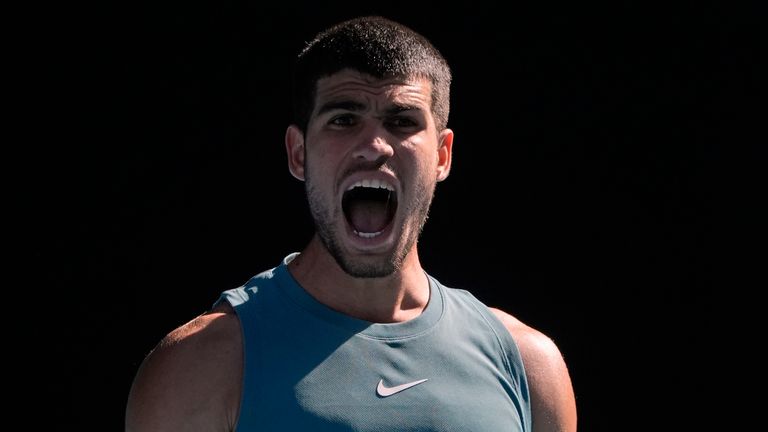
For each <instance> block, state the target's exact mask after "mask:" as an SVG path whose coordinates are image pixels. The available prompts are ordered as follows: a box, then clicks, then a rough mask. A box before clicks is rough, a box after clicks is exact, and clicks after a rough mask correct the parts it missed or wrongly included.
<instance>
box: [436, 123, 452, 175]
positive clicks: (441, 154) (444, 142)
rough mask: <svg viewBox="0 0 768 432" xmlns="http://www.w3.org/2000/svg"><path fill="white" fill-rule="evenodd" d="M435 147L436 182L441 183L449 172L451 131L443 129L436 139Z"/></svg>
mask: <svg viewBox="0 0 768 432" xmlns="http://www.w3.org/2000/svg"><path fill="white" fill-rule="evenodd" d="M438 141H439V145H438V147H437V181H443V180H445V179H446V178H447V177H448V173H450V172H451V155H452V151H453V131H452V130H450V129H444V130H443V131H442V132H440V136H439V137H438Z"/></svg>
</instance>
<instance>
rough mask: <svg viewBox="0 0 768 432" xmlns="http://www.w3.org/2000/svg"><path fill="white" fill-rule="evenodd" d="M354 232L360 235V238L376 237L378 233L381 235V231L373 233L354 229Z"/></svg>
mask: <svg viewBox="0 0 768 432" xmlns="http://www.w3.org/2000/svg"><path fill="white" fill-rule="evenodd" d="M354 233H355V234H357V235H358V236H360V237H362V238H373V237H376V236H378V235H381V233H382V231H379V232H375V233H365V232H358V231H354Z"/></svg>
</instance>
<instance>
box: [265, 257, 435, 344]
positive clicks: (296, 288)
mask: <svg viewBox="0 0 768 432" xmlns="http://www.w3.org/2000/svg"><path fill="white" fill-rule="evenodd" d="M298 255H299V253H298V252H295V253H292V254H290V255H288V256H286V257H285V258H284V259H283V261H282V263H281V264H280V265H279V266H278V267H276V268H275V273H274V274H275V279H276V281H277V283H278V286H279V287H280V288H281V291H282V292H283V293H284V294H286V295H287V296H288V297H289V298H290V299H291V300H292V301H293V302H294V303H296V304H297V305H298V306H300V307H301V308H302V309H304V310H306V311H308V312H310V313H311V314H313V315H315V316H316V317H318V318H320V319H321V320H323V321H326V322H328V323H330V324H332V325H335V326H337V327H342V328H344V329H346V330H348V331H351V332H353V333H355V334H357V335H359V336H362V337H368V338H373V339H387V340H397V339H409V338H413V337H417V336H419V335H420V334H422V333H424V332H426V331H428V330H429V329H431V328H432V327H434V326H435V324H437V322H438V321H440V318H441V317H442V315H443V310H444V308H443V304H444V303H443V292H442V289H441V288H440V284H439V283H437V281H435V280H434V279H433V278H432V277H431V276H429V275H428V274H426V273H425V275H426V277H427V280H428V281H429V301H428V302H427V306H426V307H425V308H424V310H423V311H422V312H421V314H419V316H417V317H415V318H413V319H410V320H408V321H405V322H400V323H373V322H370V321H365V320H361V319H358V318H354V317H351V316H349V315H345V314H343V313H341V312H338V311H335V310H333V309H331V308H329V307H328V306H326V305H324V304H323V303H320V302H319V301H317V300H316V299H315V298H314V297H312V296H311V295H309V293H307V291H306V290H305V289H304V288H303V287H302V286H301V285H299V283H298V281H296V279H295V278H294V277H293V275H292V274H291V272H290V271H289V270H288V263H290V262H291V261H292V260H293V259H294V258H295V257H296V256H298Z"/></svg>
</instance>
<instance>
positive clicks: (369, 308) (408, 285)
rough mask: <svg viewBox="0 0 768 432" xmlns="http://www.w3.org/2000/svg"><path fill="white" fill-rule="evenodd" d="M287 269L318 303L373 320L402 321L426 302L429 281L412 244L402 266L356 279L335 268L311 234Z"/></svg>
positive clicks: (427, 299) (323, 248)
mask: <svg viewBox="0 0 768 432" xmlns="http://www.w3.org/2000/svg"><path fill="white" fill-rule="evenodd" d="M288 270H289V271H290V272H291V274H292V275H293V277H294V278H295V279H296V280H297V281H298V282H299V284H300V285H301V286H302V287H303V288H304V289H305V290H306V291H307V292H308V293H309V294H310V295H311V296H312V297H314V298H315V299H316V300H317V301H319V302H320V303H322V304H324V305H326V306H328V307H330V308H331V309H334V310H336V311H338V312H341V313H343V314H345V315H349V316H352V317H354V318H358V319H362V320H365V321H370V322H375V323H396V322H404V321H408V320H410V319H413V318H415V317H417V316H418V315H419V314H421V312H422V311H423V310H424V308H425V307H426V306H427V303H428V302H429V282H428V280H427V277H426V275H425V274H424V270H423V269H422V268H421V263H420V262H419V256H418V253H417V251H416V245H414V246H413V249H412V250H411V251H410V252H409V253H408V255H407V257H406V259H405V261H404V262H403V265H402V267H401V268H400V269H399V270H397V271H395V272H394V273H392V274H391V275H389V276H386V277H382V278H356V277H353V276H350V275H349V274H347V273H346V272H344V270H342V269H341V267H339V265H338V263H337V262H336V260H335V259H334V258H333V257H332V256H331V255H330V253H328V251H327V250H326V248H325V246H323V244H322V243H321V241H320V239H319V238H318V237H317V236H315V237H313V238H312V240H311V241H310V243H309V245H307V247H306V248H305V249H304V250H303V251H302V252H301V254H299V255H298V256H297V257H296V258H295V259H294V260H293V261H291V262H290V263H289V264H288Z"/></svg>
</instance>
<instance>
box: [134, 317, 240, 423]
mask: <svg viewBox="0 0 768 432" xmlns="http://www.w3.org/2000/svg"><path fill="white" fill-rule="evenodd" d="M240 331H241V330H240V325H239V321H238V319H237V316H236V315H235V314H234V312H232V311H231V308H230V312H225V313H210V314H205V315H201V316H200V317H198V318H196V319H194V320H192V321H190V322H189V323H187V324H185V325H184V326H182V327H179V328H178V329H176V330H175V331H173V332H171V333H170V334H169V335H168V336H166V337H165V338H164V339H163V340H162V341H161V342H160V343H159V344H158V345H157V347H156V348H155V349H154V350H153V351H152V352H151V353H150V354H149V355H148V356H147V358H146V359H145V360H144V362H143V363H142V365H141V367H140V368H139V371H138V373H137V375H136V378H135V379H134V382H133V385H132V387H131V392H130V395H129V396H128V405H127V407H126V423H125V425H126V431H128V432H141V431H153V432H160V431H180V430H184V431H231V430H234V427H235V424H236V421H237V415H238V410H239V403H240V388H241V379H242V342H241V339H240Z"/></svg>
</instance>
